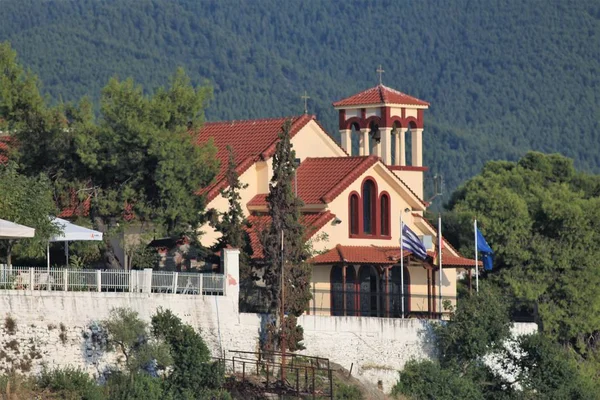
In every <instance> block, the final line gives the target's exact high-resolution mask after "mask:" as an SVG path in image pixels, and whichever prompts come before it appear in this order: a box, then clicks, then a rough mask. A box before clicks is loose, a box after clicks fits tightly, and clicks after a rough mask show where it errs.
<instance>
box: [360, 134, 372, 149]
mask: <svg viewBox="0 0 600 400" xmlns="http://www.w3.org/2000/svg"><path fill="white" fill-rule="evenodd" d="M360 150H361V151H360V155H361V156H368V155H370V154H371V150H370V149H369V128H362V129H361V130H360Z"/></svg>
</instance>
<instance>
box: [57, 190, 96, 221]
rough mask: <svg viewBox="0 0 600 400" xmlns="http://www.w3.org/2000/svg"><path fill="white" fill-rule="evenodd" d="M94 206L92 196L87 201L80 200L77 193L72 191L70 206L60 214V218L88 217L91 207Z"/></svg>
mask: <svg viewBox="0 0 600 400" xmlns="http://www.w3.org/2000/svg"><path fill="white" fill-rule="evenodd" d="M91 204H92V196H88V197H87V198H86V199H85V200H79V199H78V198H77V193H76V192H75V191H74V190H72V191H71V195H70V197H69V201H68V206H66V208H64V209H63V210H62V211H61V212H60V213H59V214H58V217H59V218H73V217H86V216H88V215H90V206H91Z"/></svg>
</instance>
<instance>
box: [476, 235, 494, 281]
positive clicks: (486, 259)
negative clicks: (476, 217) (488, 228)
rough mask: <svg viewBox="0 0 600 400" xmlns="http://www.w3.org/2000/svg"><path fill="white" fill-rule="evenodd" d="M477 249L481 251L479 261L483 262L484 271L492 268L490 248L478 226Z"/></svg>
mask: <svg viewBox="0 0 600 400" xmlns="http://www.w3.org/2000/svg"><path fill="white" fill-rule="evenodd" d="M477 251H479V252H480V253H481V261H482V262H483V268H484V269H485V270H486V271H491V270H492V254H494V252H493V251H492V248H491V247H490V245H489V244H488V243H487V241H486V240H485V238H484V237H483V235H482V234H481V231H480V230H479V228H477Z"/></svg>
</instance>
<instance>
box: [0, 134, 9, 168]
mask: <svg viewBox="0 0 600 400" xmlns="http://www.w3.org/2000/svg"><path fill="white" fill-rule="evenodd" d="M10 141H11V137H10V136H0V164H4V163H6V162H7V161H8V150H9V148H8V144H9V142H10Z"/></svg>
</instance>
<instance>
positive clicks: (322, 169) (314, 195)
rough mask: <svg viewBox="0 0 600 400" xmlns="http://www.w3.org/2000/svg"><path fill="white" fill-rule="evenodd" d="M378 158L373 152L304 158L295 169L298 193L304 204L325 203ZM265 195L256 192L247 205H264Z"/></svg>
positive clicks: (265, 202)
mask: <svg viewBox="0 0 600 400" xmlns="http://www.w3.org/2000/svg"><path fill="white" fill-rule="evenodd" d="M378 160H379V158H377V157H376V156H362V157H319V158H311V157H309V158H306V159H304V160H303V161H302V163H301V164H300V167H298V170H297V181H298V197H300V198H301V199H302V201H303V202H304V204H327V203H329V202H331V201H332V200H333V199H335V198H336V197H337V196H338V195H339V194H340V193H341V192H342V191H343V190H344V189H346V188H347V187H348V186H349V185H350V184H351V183H352V182H354V181H355V180H356V178H358V177H359V176H360V175H362V174H363V173H364V172H365V171H366V170H367V169H369V168H370V167H371V166H373V165H374V164H375V163H377V161H378ZM266 197H267V195H266V194H264V193H263V194H257V195H256V196H254V197H253V198H252V199H251V200H250V201H249V202H248V206H259V207H260V206H266V205H267V201H266Z"/></svg>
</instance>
